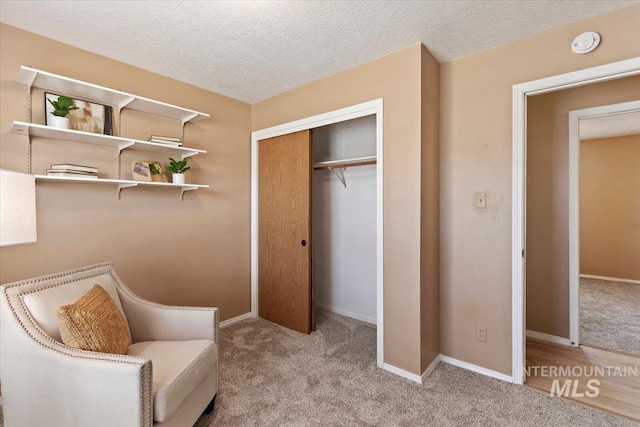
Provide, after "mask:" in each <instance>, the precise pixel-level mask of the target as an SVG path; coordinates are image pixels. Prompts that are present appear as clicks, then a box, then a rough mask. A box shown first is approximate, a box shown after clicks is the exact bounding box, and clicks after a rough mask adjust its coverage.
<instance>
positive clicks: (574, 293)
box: [569, 101, 640, 347]
mask: <svg viewBox="0 0 640 427" xmlns="http://www.w3.org/2000/svg"><path fill="white" fill-rule="evenodd" d="M634 111H640V101H631V102H622V103H619V104H611V105H603V106H600V107H592V108H584V109H581V110H574V111H570V112H569V340H570V341H571V345H572V346H573V347H578V345H580V120H581V119H586V118H594V117H604V116H612V115H616V114H624V113H630V112H634Z"/></svg>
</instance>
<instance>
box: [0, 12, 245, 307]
mask: <svg viewBox="0 0 640 427" xmlns="http://www.w3.org/2000/svg"><path fill="white" fill-rule="evenodd" d="M20 65H29V66H32V67H35V68H40V69H43V70H46V71H50V72H53V73H57V74H61V75H65V76H69V77H73V78H77V79H80V80H85V81H88V82H91V83H96V84H99V85H103V86H107V87H112V88H115V89H120V90H123V91H127V92H131V93H135V94H139V95H142V96H146V97H149V98H154V99H158V100H161V101H165V102H169V103H173V104H176V105H182V106H185V107H188V108H192V109H196V110H200V111H204V112H207V113H209V114H211V119H207V120H204V121H201V122H198V123H194V124H188V125H186V128H185V140H186V145H189V146H193V147H195V148H201V149H205V150H208V154H205V155H199V156H196V157H194V158H193V160H192V161H191V162H190V163H191V164H192V171H190V172H189V173H188V175H187V182H189V181H191V182H198V183H206V184H210V185H211V188H210V189H207V190H200V191H196V192H191V193H188V194H186V195H185V200H184V202H180V201H179V194H178V192H177V190H174V189H171V190H161V189H144V188H133V189H129V190H123V193H122V200H116V197H115V194H116V189H115V187H112V186H109V185H95V184H94V185H91V184H68V183H38V185H37V209H38V217H37V221H38V242H37V243H35V244H28V245H23V246H15V247H4V248H2V249H0V282H1V283H7V282H11V281H15V280H19V279H26V278H30V277H35V276H38V275H43V274H48V273H54V272H58V271H61V270H66V269H71V268H75V267H80V266H83V265H88V264H92V263H97V262H101V261H113V262H114V263H115V265H116V268H117V270H118V272H119V273H120V275H121V277H122V279H123V280H124V281H125V282H126V283H127V284H128V285H129V286H130V287H131V288H132V289H133V290H134V291H135V292H136V293H138V294H139V295H141V296H143V297H145V298H148V299H151V300H154V301H158V302H162V303H171V304H184V305H211V306H218V307H220V309H221V317H222V319H228V318H230V317H234V316H237V315H240V314H244V313H247V312H248V311H250V296H249V295H250V294H249V288H250V269H249V265H250V263H249V229H250V228H249V211H250V205H249V190H250V180H249V174H250V169H249V168H250V120H251V107H250V105H248V104H245V103H242V102H239V101H235V100H232V99H230V98H226V97H223V96H221V95H217V94H215V93H212V92H208V91H205V90H202V89H198V88H195V87H193V86H190V85H187V84H184V83H180V82H178V81H175V80H171V79H168V78H165V77H161V76H159V75H156V74H152V73H150V72H148V71H144V70H142V69H139V68H135V67H131V66H128V65H125V64H122V63H120V62H116V61H113V60H110V59H107V58H104V57H101V56H98V55H94V54H91V53H88V52H86V51H82V50H80V49H76V48H73V47H70V46H67V45H64V44H61V43H57V42H54V41H52V40H49V39H45V38H42V37H39V36H36V35H34V34H31V33H27V32H24V31H21V30H18V29H16V28H13V27H10V26H7V25H0V111H2V117H1V118H0V166H1V167H2V168H6V169H14V170H20V171H25V170H26V161H27V160H26V159H27V158H26V146H27V143H26V141H25V140H24V139H23V138H22V137H18V136H16V135H13V134H10V133H8V131H9V127H10V126H11V123H12V122H13V120H22V121H26V120H27V111H28V104H27V92H26V88H25V86H23V85H20V84H18V83H16V81H15V79H16V76H17V73H18V69H19V67H20ZM43 105H44V100H43V94H42V91H39V90H36V91H34V96H33V106H34V117H33V119H34V122H38V123H44V113H43V111H42V110H43ZM122 131H123V132H122V133H123V135H124V136H131V137H137V138H148V137H149V135H150V133H151V132H153V133H154V134H155V133H159V134H176V135H179V131H180V125H179V123H178V122H177V121H174V120H169V119H162V118H159V117H154V116H151V115H144V114H141V113H137V112H128V113H127V114H123V120H122ZM122 158H123V162H122V164H123V169H126V168H127V166H126V165H127V164H129V163H130V161H131V160H132V159H138V160H146V159H153V160H162V161H164V162H165V163H167V162H168V159H167V158H166V156H164V155H158V154H155V153H145V152H131V153H129V152H127V153H124V154H123V157H122ZM60 162H74V163H80V164H85V163H86V164H91V165H96V166H98V167H99V168H100V170H101V172H102V174H103V177H110V178H115V177H116V166H115V165H116V151H115V149H113V148H108V147H101V146H88V145H85V144H77V143H69V142H64V141H54V140H44V139H38V138H36V139H34V142H33V172H34V173H44V170H45V169H46V168H47V167H48V166H49V165H50V164H51V163H60ZM127 173H128V172H127ZM123 177H124V175H123Z"/></svg>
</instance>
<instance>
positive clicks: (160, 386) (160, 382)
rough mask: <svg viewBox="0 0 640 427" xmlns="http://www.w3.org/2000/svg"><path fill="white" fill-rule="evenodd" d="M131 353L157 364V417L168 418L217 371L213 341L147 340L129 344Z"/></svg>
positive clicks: (154, 412) (216, 351)
mask: <svg viewBox="0 0 640 427" xmlns="http://www.w3.org/2000/svg"><path fill="white" fill-rule="evenodd" d="M127 354H128V355H130V356H139V357H143V358H145V359H151V363H152V364H153V387H152V393H153V419H154V420H155V421H156V422H160V423H161V422H164V421H166V420H167V419H169V418H170V417H171V415H173V413H174V412H175V411H176V410H177V409H178V408H179V407H180V406H181V405H182V403H183V402H184V401H185V400H186V399H187V398H188V397H189V396H190V395H191V393H192V392H193V391H194V390H195V389H196V388H198V386H199V385H200V383H201V382H202V381H203V378H206V377H208V374H209V373H210V372H212V371H214V370H215V369H216V367H217V363H218V350H217V346H216V344H215V343H214V342H213V341H210V340H193V341H144V342H139V343H136V344H133V345H132V346H131V347H129V352H128V353H127Z"/></svg>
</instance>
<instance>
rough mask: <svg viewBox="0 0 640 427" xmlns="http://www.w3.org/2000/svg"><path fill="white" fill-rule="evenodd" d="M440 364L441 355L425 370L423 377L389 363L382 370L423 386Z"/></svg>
mask: <svg viewBox="0 0 640 427" xmlns="http://www.w3.org/2000/svg"><path fill="white" fill-rule="evenodd" d="M439 364H440V355H438V356H436V358H435V359H434V360H433V362H431V364H430V365H429V366H428V367H427V369H425V371H424V372H423V373H422V375H417V374H413V373H411V372H409V371H405V370H404V369H400V368H397V367H395V366H393V365H389V364H388V363H384V364H383V365H382V369H384V370H385V371H389V372H391V373H392V374H396V375H398V376H400V377H402V378H406V379H408V380H411V381H413V382H414V383H418V384H422V383H423V382H424V380H426V379H427V378H429V375H431V373H432V372H433V371H434V370H435V369H436V368H437V367H438V365H439Z"/></svg>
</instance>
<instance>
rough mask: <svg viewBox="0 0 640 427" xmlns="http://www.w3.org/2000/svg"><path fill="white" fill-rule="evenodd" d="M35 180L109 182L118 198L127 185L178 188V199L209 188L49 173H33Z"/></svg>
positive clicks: (79, 182)
mask: <svg viewBox="0 0 640 427" xmlns="http://www.w3.org/2000/svg"><path fill="white" fill-rule="evenodd" d="M34 176H35V177H36V181H50V182H70V183H76V184H111V185H116V186H117V193H116V196H117V197H118V199H119V198H120V191H121V190H123V189H124V188H129V187H137V186H141V187H145V186H147V187H158V188H178V189H180V200H182V199H183V197H184V193H185V192H187V191H193V190H197V189H199V188H209V186H208V185H203V184H173V183H169V182H149V181H132V180H127V179H103V178H98V179H96V178H82V177H80V178H68V177H59V176H49V175H34Z"/></svg>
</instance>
